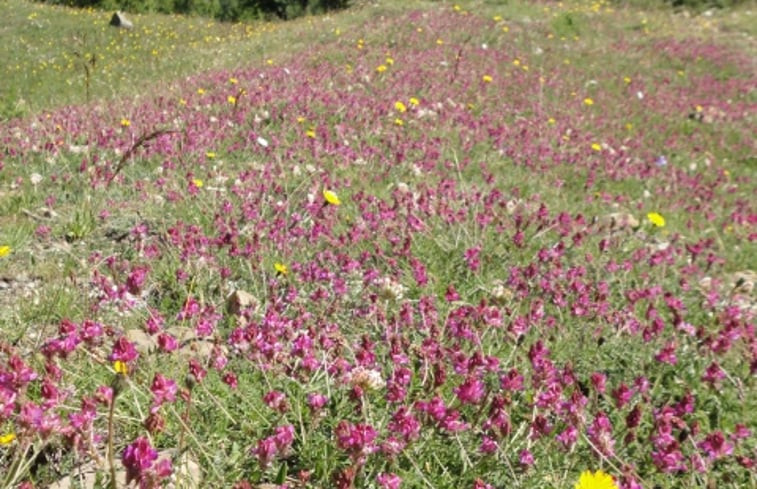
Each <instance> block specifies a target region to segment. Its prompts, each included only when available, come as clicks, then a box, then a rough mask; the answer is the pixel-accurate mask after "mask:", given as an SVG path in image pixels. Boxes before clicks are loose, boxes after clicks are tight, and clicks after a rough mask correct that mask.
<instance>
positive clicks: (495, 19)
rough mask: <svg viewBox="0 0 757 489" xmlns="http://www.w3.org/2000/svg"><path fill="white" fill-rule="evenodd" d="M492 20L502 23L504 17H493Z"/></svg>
mask: <svg viewBox="0 0 757 489" xmlns="http://www.w3.org/2000/svg"><path fill="white" fill-rule="evenodd" d="M492 20H493V21H494V22H502V16H501V15H495V16H494V17H492Z"/></svg>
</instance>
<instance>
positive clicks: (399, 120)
mask: <svg viewBox="0 0 757 489" xmlns="http://www.w3.org/2000/svg"><path fill="white" fill-rule="evenodd" d="M394 124H395V125H397V126H404V125H405V121H403V120H402V119H400V118H399V117H397V118H396V119H394Z"/></svg>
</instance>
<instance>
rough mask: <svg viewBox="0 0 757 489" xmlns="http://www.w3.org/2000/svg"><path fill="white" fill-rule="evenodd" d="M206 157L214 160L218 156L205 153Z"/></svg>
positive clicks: (212, 153) (210, 152)
mask: <svg viewBox="0 0 757 489" xmlns="http://www.w3.org/2000/svg"><path fill="white" fill-rule="evenodd" d="M205 157H206V158H208V159H211V160H212V159H213V158H215V157H216V154H215V153H214V152H212V151H208V152H207V153H205Z"/></svg>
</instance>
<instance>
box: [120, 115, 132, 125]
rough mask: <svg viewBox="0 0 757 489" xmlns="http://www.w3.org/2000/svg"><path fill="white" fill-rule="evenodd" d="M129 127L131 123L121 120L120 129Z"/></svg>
mask: <svg viewBox="0 0 757 489" xmlns="http://www.w3.org/2000/svg"><path fill="white" fill-rule="evenodd" d="M130 125H131V121H130V120H129V119H127V118H125V117H124V118H123V119H121V127H129V126H130Z"/></svg>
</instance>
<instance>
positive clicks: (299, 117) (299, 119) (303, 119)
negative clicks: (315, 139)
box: [297, 115, 305, 124]
mask: <svg viewBox="0 0 757 489" xmlns="http://www.w3.org/2000/svg"><path fill="white" fill-rule="evenodd" d="M297 122H299V123H300V124H302V123H303V122H305V118H304V117H302V116H301V115H300V116H297Z"/></svg>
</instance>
